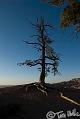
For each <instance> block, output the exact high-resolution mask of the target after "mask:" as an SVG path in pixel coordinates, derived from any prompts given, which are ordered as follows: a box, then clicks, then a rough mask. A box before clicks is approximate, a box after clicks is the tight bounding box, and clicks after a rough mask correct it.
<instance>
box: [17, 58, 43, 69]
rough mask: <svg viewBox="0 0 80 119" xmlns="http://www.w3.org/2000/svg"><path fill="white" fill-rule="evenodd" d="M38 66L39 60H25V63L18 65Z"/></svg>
mask: <svg viewBox="0 0 80 119" xmlns="http://www.w3.org/2000/svg"><path fill="white" fill-rule="evenodd" d="M38 64H40V65H41V59H38V60H33V61H32V60H26V61H25V62H22V63H18V65H19V66H22V65H26V66H29V67H32V66H36V65H38Z"/></svg>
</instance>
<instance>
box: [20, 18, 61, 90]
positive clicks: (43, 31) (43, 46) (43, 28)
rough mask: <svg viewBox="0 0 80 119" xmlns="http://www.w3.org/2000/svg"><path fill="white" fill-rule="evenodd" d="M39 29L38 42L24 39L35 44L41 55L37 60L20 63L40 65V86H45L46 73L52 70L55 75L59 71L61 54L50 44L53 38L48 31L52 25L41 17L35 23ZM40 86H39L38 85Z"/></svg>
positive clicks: (30, 43)
mask: <svg viewBox="0 0 80 119" xmlns="http://www.w3.org/2000/svg"><path fill="white" fill-rule="evenodd" d="M34 26H35V28H36V30H37V35H36V36H37V42H27V41H24V42H25V43H26V44H28V45H33V46H35V47H36V48H37V49H38V51H39V53H40V57H39V59H36V60H26V61H24V62H22V63H19V65H20V66H21V65H26V66H29V67H33V66H36V65H39V66H40V67H39V69H40V72H41V73H40V78H39V84H40V85H38V86H41V88H43V85H44V84H45V77H46V75H47V74H48V73H49V72H51V71H52V73H54V75H56V73H58V65H59V56H58V55H57V54H56V52H55V51H54V49H53V48H52V47H51V46H50V45H51V43H52V40H51V39H50V38H49V36H48V33H47V28H48V27H52V26H51V25H48V24H45V22H44V19H43V18H41V19H40V20H38V19H37V23H36V25H34ZM38 88H39V87H38Z"/></svg>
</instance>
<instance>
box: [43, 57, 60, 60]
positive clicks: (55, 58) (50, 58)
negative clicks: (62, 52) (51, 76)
mask: <svg viewBox="0 0 80 119" xmlns="http://www.w3.org/2000/svg"><path fill="white" fill-rule="evenodd" d="M45 58H47V59H49V60H59V58H58V57H56V56H54V57H53V58H52V57H48V56H45Z"/></svg>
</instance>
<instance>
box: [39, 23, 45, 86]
mask: <svg viewBox="0 0 80 119" xmlns="http://www.w3.org/2000/svg"><path fill="white" fill-rule="evenodd" d="M40 34H41V38H42V42H43V46H42V64H41V74H40V79H39V82H40V83H41V84H44V83H45V39H44V22H43V21H41V31H40Z"/></svg>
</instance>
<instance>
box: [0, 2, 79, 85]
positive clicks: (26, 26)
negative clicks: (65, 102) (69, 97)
mask: <svg viewBox="0 0 80 119" xmlns="http://www.w3.org/2000/svg"><path fill="white" fill-rule="evenodd" d="M61 11H62V9H60V8H57V7H52V6H51V7H50V6H49V5H47V4H44V3H43V2H42V1H40V0H0V85H10V84H22V83H23V84H24V83H30V82H34V81H38V79H39V73H40V72H38V70H37V68H36V67H34V68H26V67H19V66H17V63H18V62H22V61H24V60H25V59H35V58H36V56H37V52H36V50H35V49H33V48H32V47H29V46H27V45H26V44H24V43H23V40H25V39H26V40H28V41H30V40H32V41H33V40H36V38H34V39H33V38H31V37H30V36H31V35H33V34H34V33H35V29H34V28H33V27H32V25H31V24H30V22H32V23H35V22H36V18H37V17H38V18H40V17H41V16H44V19H45V20H46V22H47V23H50V24H53V25H55V29H54V30H53V31H51V30H50V32H49V33H50V35H51V38H53V39H54V40H55V42H54V44H53V47H54V48H55V50H56V51H57V52H58V53H59V54H60V57H61V60H62V62H61V63H60V66H59V71H60V72H61V75H57V76H55V77H54V76H53V75H51V74H50V75H49V76H48V77H47V78H46V82H50V83H53V82H58V81H64V80H70V79H72V78H75V77H80V66H79V63H80V53H79V51H80V34H78V39H76V35H75V34H74V33H73V34H72V29H71V28H70V29H67V30H62V29H60V28H59V24H60V23H59V15H60V12H61Z"/></svg>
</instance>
